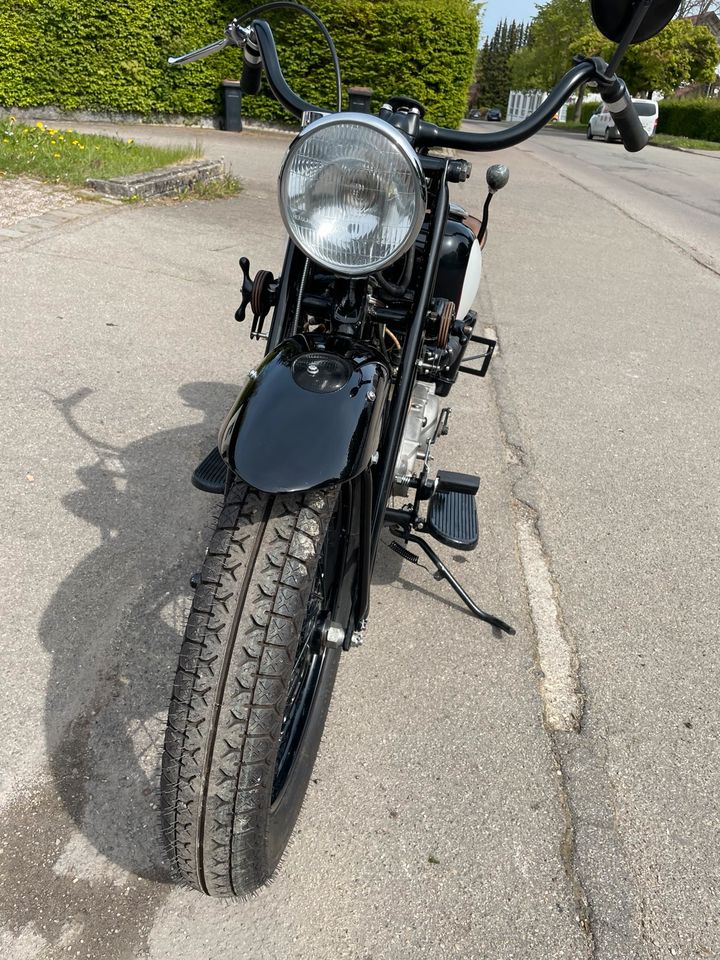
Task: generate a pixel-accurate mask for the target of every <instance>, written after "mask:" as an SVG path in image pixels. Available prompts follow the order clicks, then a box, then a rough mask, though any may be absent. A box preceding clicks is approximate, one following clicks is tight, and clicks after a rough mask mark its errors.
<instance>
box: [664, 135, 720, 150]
mask: <svg viewBox="0 0 720 960" xmlns="http://www.w3.org/2000/svg"><path fill="white" fill-rule="evenodd" d="M650 143H652V144H654V145H655V146H656V147H666V148H667V149H668V150H720V143H715V142H714V141H713V140H693V139H692V137H675V136H672V135H671V134H669V133H656V134H655V136H654V137H653V138H652V140H651V141H650Z"/></svg>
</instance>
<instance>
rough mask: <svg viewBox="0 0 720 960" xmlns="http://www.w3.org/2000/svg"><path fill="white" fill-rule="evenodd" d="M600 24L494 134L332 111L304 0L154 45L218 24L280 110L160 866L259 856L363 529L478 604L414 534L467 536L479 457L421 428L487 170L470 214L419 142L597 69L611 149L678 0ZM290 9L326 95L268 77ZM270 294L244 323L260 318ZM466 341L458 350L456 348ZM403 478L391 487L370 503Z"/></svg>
mask: <svg viewBox="0 0 720 960" xmlns="http://www.w3.org/2000/svg"><path fill="white" fill-rule="evenodd" d="M591 6H592V12H593V16H594V18H595V21H596V23H597V25H598V27H599V29H600V30H601V31H602V32H603V33H604V34H605V36H607V37H608V38H609V39H610V40H612V41H614V42H617V43H618V44H619V46H618V48H617V51H616V53H615V54H614V56H613V58H612V59H611V61H610V63H609V64H608V63H606V62H605V61H604V60H601V59H600V58H598V57H592V58H585V57H577V58H576V59H575V63H574V65H573V67H572V68H571V69H570V70H569V72H568V73H567V74H566V75H565V76H564V77H563V78H562V79H561V80H560V82H559V83H558V84H557V86H556V87H555V88H554V89H553V90H552V91H551V92H550V94H549V95H548V97H547V99H546V100H545V101H544V103H543V104H542V105H541V106H540V107H539V108H538V109H537V110H536V112H535V113H534V114H532V115H531V116H530V117H528V118H527V119H526V120H524V121H523V122H521V123H518V124H516V125H514V126H511V127H508V128H506V129H502V130H498V131H493V132H492V133H467V132H464V131H462V130H450V129H444V128H442V127H438V126H436V125H435V124H433V123H429V122H428V121H426V120H425V119H424V108H423V105H422V104H421V103H419V102H417V101H415V100H413V99H411V98H409V97H404V96H394V97H391V98H389V99H388V100H387V102H386V103H384V104H383V106H382V108H381V109H380V111H379V113H378V115H377V116H373V115H371V114H370V113H358V112H343V111H342V83H341V78H340V70H339V65H338V58H337V53H336V51H335V47H334V45H333V42H332V39H331V37H330V35H329V33H328V32H327V30H326V28H325V27H324V25H323V24H322V22H321V21H320V19H319V18H318V17H317V16H316V15H315V14H314V13H313V12H312V11H311V10H309V9H308V8H307V7H304V6H302V5H300V4H296V3H291V2H275V3H268V4H264V5H262V6H260V7H257V8H255V9H254V10H252V11H250V12H249V13H248V14H246V15H245V16H244V17H242V18H238V19H235V20H233V21H232V22H231V23H230V24H229V25H228V27H227V28H226V30H225V33H224V36H223V37H222V38H221V39H220V40H218V41H216V42H215V43H212V44H210V45H208V46H206V47H203V48H201V49H199V50H195V51H193V52H192V53H189V54H186V55H184V56H181V57H177V58H171V59H170V60H169V63H171V64H182V63H187V62H189V61H193V60H197V59H199V58H201V57H205V56H208V55H210V54H212V53H215V52H216V51H219V50H222V49H224V48H225V47H227V46H237V47H240V48H242V49H243V51H244V62H243V72H242V79H241V85H242V90H243V91H244V93H245V94H253V93H257V92H258V91H259V89H260V82H261V77H262V75H264V76H265V77H266V80H267V84H268V86H269V88H270V90H271V91H272V93H273V94H274V96H275V97H276V98H277V100H278V101H279V102H280V103H281V104H283V105H284V106H285V107H286V108H287V110H289V111H290V113H292V114H293V115H294V116H296V117H297V118H298V119H299V120H300V121H301V123H302V126H301V130H300V133H299V134H298V135H297V137H296V138H295V139H294V140H293V142H292V143H291V144H290V146H289V148H288V150H287V154H286V156H285V159H284V162H283V166H282V170H281V173H280V178H279V202H280V213H281V215H282V218H283V221H284V224H285V227H286V229H287V232H288V236H289V240H288V245H287V251H286V255H285V260H284V264H283V267H282V271H281V273H280V276H279V277H277V278H276V277H274V276H273V274H272V273H271V272H269V271H267V270H260V271H258V272H257V273H256V274H255V276H254V277H252V278H251V276H250V265H249V263H248V261H247V260H246V259H244V258H243V259H241V260H240V265H241V267H242V270H243V282H242V303H241V305H240V307H239V308H238V311H237V313H236V319H237V320H239V321H242V320H244V319H245V316H246V312H247V309H248V307H249V308H250V312H251V314H252V318H253V319H252V324H251V329H250V337H251V338H252V339H255V340H258V341H264V342H265V356H264V359H263V360H262V362H261V363H260V364H259V365H258V367H257V369H255V370H252V371H251V372H250V374H249V376H248V379H247V383H246V385H245V386H244V388H243V390H242V392H241V393H240V396H239V397H238V399H237V402H236V403H235V404H234V406H233V408H232V409H231V410H230V412H229V414H228V416H227V418H226V419H225V421H224V423H223V424H222V426H221V428H220V431H219V437H218V446H217V448H216V449H214V450H213V451H212V452H211V453H210V454H209V455H208V456H207V457H206V458H205V460H204V461H203V462H202V463H201V464H200V465H199V466H198V467H197V469H196V470H195V473H194V474H193V483H194V484H195V486H197V487H199V488H200V489H202V490H205V491H207V492H209V493H212V494H217V495H219V496H221V497H222V498H223V506H222V510H221V513H220V516H219V519H218V521H217V527H216V530H215V532H214V534H213V536H212V538H211V540H210V544H209V546H208V549H207V554H206V557H205V560H204V563H203V567H202V571H201V572H200V573H199V574H197V575H195V576H194V578H193V580H192V585H193V586H194V587H195V594H194V600H193V604H192V609H191V611H190V615H189V619H188V623H187V629H186V632H185V638H184V642H183V645H182V650H181V653H180V662H179V665H178V670H177V675H176V679H175V684H174V688H173V694H172V701H171V705H170V711H169V718H168V726H167V731H166V738H165V749H164V757H163V767H162V784H161V807H162V817H163V826H164V831H165V835H166V838H167V843H168V848H169V853H170V856H171V858H172V862H173V864H174V866H175V870H176V873H177V875H178V877H179V878H180V879H181V880H182V881H184V882H185V883H186V884H189V885H190V886H192V887H194V888H196V889H197V890H200V891H202V892H203V893H205V894H209V895H212V896H218V897H233V896H246V895H248V894H250V893H252V892H253V891H255V890H257V889H258V888H259V887H261V886H262V885H263V884H265V883H267V882H268V880H269V879H270V878H271V877H272V875H273V874H274V872H275V871H276V870H277V867H278V864H279V862H280V859H281V857H282V854H283V852H284V850H285V848H286V846H287V843H288V840H289V838H290V835H291V833H292V831H293V828H294V825H295V821H296V819H297V817H298V814H299V812H300V808H301V805H302V803H303V799H304V797H305V793H306V790H307V786H308V782H309V779H310V775H311V771H312V768H313V764H314V761H315V757H316V754H317V751H318V746H319V743H320V738H321V735H322V732H323V728H324V726H325V720H326V717H327V713H328V707H329V704H330V697H331V694H332V690H333V685H334V682H335V677H336V673H337V670H338V663H339V659H340V657H341V654H342V653H343V651H348V650H351V649H352V648H354V647H358V646H360V645H361V643H362V641H363V636H364V634H365V631H366V628H367V624H368V617H369V610H370V584H371V578H372V573H373V567H374V564H375V558H376V555H377V550H378V544H379V540H380V534H381V532H382V531H383V529H384V528H389V529H390V532H391V535H392V537H393V538H394V539H393V541H392V549H393V550H394V551H395V552H396V553H397V554H399V555H400V556H401V557H402V558H404V559H405V560H407V561H409V562H413V563H417V562H418V559H419V558H418V556H417V554H415V553H413V552H412V551H411V550H410V549H409V547H410V545H412V546H413V547H414V548H416V549H419V550H421V551H423V552H424V553H425V555H426V556H427V558H428V559H429V560H430V561H431V563H432V564H433V565H434V566H435V568H436V570H437V575H438V578H439V579H444V580H445V581H447V583H448V584H449V585H450V586H451V587H452V588H453V590H455V592H456V593H457V594H458V595H459V596H460V598H461V599H462V601H463V602H464V603H465V604H466V605H467V607H468V608H469V609H470V610H471V611H472V613H473V614H474V615H475V616H476V617H477V618H478V619H479V620H481V621H483V622H485V623H487V624H489V625H491V626H492V627H494V628H496V629H497V630H500V631H503V632H505V633H507V634H513V633H514V630H513V628H512V627H511V626H510V625H509V624H507V623H505V622H504V621H503V620H502V619H501V618H500V617H497V616H494V615H491V614H489V613H487V612H485V611H484V610H483V609H482V608H481V607H480V606H479V605H478V604H477V603H476V602H475V601H474V600H473V599H472V598H471V597H470V596H469V594H468V593H467V592H466V590H465V589H464V588H463V587H462V586H461V585H460V583H459V582H458V580H457V579H456V577H455V576H454V574H453V573H452V572H451V571H450V570H449V569H448V568H447V566H446V565H445V564H444V563H443V562H442V561H441V559H440V557H439V556H438V555H437V553H436V552H435V550H433V548H432V547H431V546H430V544H429V543H428V541H427V538H428V537H430V538H433V539H435V540H436V541H439V542H440V543H443V544H446V545H448V546H451V547H452V548H454V549H455V550H472V549H474V548H475V546H476V545H477V543H478V537H479V533H478V518H477V510H476V505H475V495H476V493H477V491H478V487H479V479H478V478H477V477H474V476H468V475H464V474H461V473H457V472H452V471H446V470H440V471H439V472H438V473H437V475H436V476H431V473H430V461H431V451H432V450H433V449H434V447H435V444H436V443H437V442H438V441H439V440H440V439H441V438H442V437H443V436H444V435H445V434H447V432H448V427H449V422H448V421H449V414H450V409H449V407H447V406H445V405H444V401H445V400H446V398H447V397H448V395H449V394H450V392H451V390H452V388H453V385H454V384H455V383H456V381H457V379H458V377H459V376H460V375H461V374H464V375H470V376H477V377H481V378H482V377H484V376H485V375H486V373H487V371H488V368H489V365H490V362H491V360H492V356H493V350H494V348H495V343H494V341H493V340H491V339H488V338H487V337H484V336H480V335H478V334H477V333H476V332H475V329H476V324H477V314H476V313H475V311H473V309H472V305H473V301H474V300H475V296H476V294H477V291H478V288H479V283H480V277H481V270H482V250H483V247H484V245H485V241H486V238H487V227H488V217H489V208H490V202H491V200H492V198H493V196H494V195H495V193H497V192H498V191H499V190H501V189H502V188H503V187H504V186H505V185H506V184H507V182H508V177H509V172H508V169H507V168H506V167H505V166H503V165H500V164H495V165H493V166H491V167H490V168H489V170H488V172H487V183H488V187H489V192H488V194H487V199H486V201H485V206H484V209H483V213H482V216H481V217H480V218H476V217H473V216H471V215H469V214H468V213H467V212H466V211H465V210H464V209H462V208H461V207H460V206H458V205H456V204H454V203H451V202H450V199H449V186H450V185H451V184H454V183H461V182H465V181H466V180H467V179H468V178H469V177H470V175H471V171H472V167H471V164H470V163H469V162H468V161H467V160H466V159H463V158H452V157H448V156H444V155H439V154H437V153H433V152H432V151H433V150H434V149H437V148H440V147H446V148H451V149H457V150H463V151H493V150H499V149H503V148H506V147H510V146H513V145H515V144H519V143H521V142H522V141H524V140H526V139H527V138H528V137H530V136H532V135H533V134H534V133H536V132H537V131H538V130H540V129H541V128H542V127H543V126H545V124H546V123H547V122H548V121H549V120H550V118H551V117H553V115H554V114H556V113H557V112H558V110H559V109H560V107H561V106H562V104H563V103H564V102H565V101H566V99H567V98H568V96H569V95H570V94H571V93H572V92H573V91H574V90H575V89H576V88H577V87H579V86H580V85H581V84H585V83H594V84H596V85H597V88H598V89H599V91H600V93H601V95H602V97H603V99H604V101H605V102H606V104H607V105H608V108H609V109H610V110H611V111H612V113H613V115H614V118H615V125H616V127H617V129H618V130H619V131H620V133H621V135H622V138H623V142H624V144H625V147H626V149H628V150H630V151H637V150H641V149H642V148H643V147H644V146H645V144H646V143H647V139H648V138H647V134H646V133H645V131H644V130H643V127H642V125H641V123H640V120H639V118H638V116H637V113H636V111H635V108H634V106H633V103H632V99H631V97H630V95H629V94H628V91H627V88H626V87H625V84H624V83H623V81H622V80H621V79H619V78H618V77H617V76H616V74H615V70H616V68H617V66H618V64H619V62H620V60H621V59H622V56H623V55H624V53H625V51H626V49H627V47H628V45H629V44H630V43H631V42H639V41H642V40H645V39H647V38H649V37H651V36H653V35H654V34H656V33H657V32H659V31H660V30H661V29H662V28H663V27H664V26H665V25H666V24H667V23H668V22H669V20H670V19H671V18H672V17H673V16H674V14H675V13H676V11H677V8H678V6H679V4H678V2H677V0H592V3H591ZM281 7H287V8H289V9H292V10H294V11H296V12H299V13H302V14H304V15H307V16H309V17H311V18H312V19H313V20H314V21H315V23H316V24H317V25H318V28H319V29H320V30H321V31H322V33H323V36H324V37H325V40H326V42H327V44H328V47H329V50H330V54H331V56H332V59H333V63H334V65H335V71H336V79H337V96H338V100H337V110H336V111H327V110H323V109H320V108H319V107H317V106H315V105H313V104H310V103H307V102H306V101H304V100H303V99H302V98H301V97H299V96H298V95H297V94H296V93H295V92H294V91H293V90H292V89H291V88H290V86H289V85H288V84H287V82H286V80H285V78H284V76H283V73H282V70H281V67H280V63H279V60H278V53H277V49H276V46H275V42H274V39H273V34H272V31H271V28H270V26H269V25H268V23H267V22H266V21H264V20H262V19H258V15H259V14H261V13H263V12H265V11H266V10H272V9H277V8H281ZM271 311H272V313H273V317H272V321H271V323H270V325H269V327H268V329H267V331H266V329H265V321H266V319H267V317H268V316H269V314H270V312H271ZM468 349H471V350H473V351H475V350H476V349H477V351H478V352H475V353H473V355H472V356H468V355H467V351H468ZM393 497H402V498H403V500H404V505H403V506H402V508H399V509H398V508H396V507H392V506H390V505H389V504H390V501H391V498H393Z"/></svg>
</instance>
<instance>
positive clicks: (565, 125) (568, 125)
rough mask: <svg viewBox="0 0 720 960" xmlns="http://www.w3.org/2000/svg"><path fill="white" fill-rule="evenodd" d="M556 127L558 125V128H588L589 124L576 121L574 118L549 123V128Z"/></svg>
mask: <svg viewBox="0 0 720 960" xmlns="http://www.w3.org/2000/svg"><path fill="white" fill-rule="evenodd" d="M555 127H557V128H558V130H586V129H587V124H586V123H575V121H574V120H568V121H566V122H565V123H558V122H556V123H549V124H548V128H549V129H550V130H553V129H555Z"/></svg>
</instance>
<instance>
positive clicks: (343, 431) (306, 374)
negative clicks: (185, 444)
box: [218, 334, 390, 493]
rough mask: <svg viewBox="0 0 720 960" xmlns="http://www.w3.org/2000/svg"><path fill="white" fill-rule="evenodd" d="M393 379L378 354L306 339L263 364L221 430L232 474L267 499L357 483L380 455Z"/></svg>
mask: <svg viewBox="0 0 720 960" xmlns="http://www.w3.org/2000/svg"><path fill="white" fill-rule="evenodd" d="M389 380H390V375H389V371H388V367H387V364H386V362H385V360H384V358H383V357H382V354H380V353H379V352H378V351H377V350H375V349H374V348H373V347H371V346H369V345H368V344H365V343H360V342H358V341H356V340H352V339H350V338H348V337H339V336H326V335H324V334H306V335H301V336H296V337H292V338H291V339H289V340H285V341H283V343H281V344H280V345H279V346H278V347H276V349H275V350H273V351H272V352H271V353H269V354H268V355H267V357H265V359H264V361H263V362H262V364H261V366H260V367H259V368H258V370H257V372H256V374H254V375H253V376H252V377H251V379H250V380H249V381H248V383H247V385H246V386H245V388H244V390H243V391H242V393H241V394H240V396H239V397H238V399H237V401H236V403H235V405H234V407H233V408H232V410H231V411H230V414H229V415H228V417H227V418H226V420H225V423H224V424H223V426H222V428H221V429H220V437H219V440H218V447H219V449H220V453H221V455H222V457H223V459H224V460H225V462H226V463H227V465H228V466H229V467H230V469H231V470H232V471H233V472H234V473H235V474H237V476H238V477H240V479H241V480H244V481H245V482H246V483H248V484H250V486H252V487H255V488H257V489H258V490H264V491H265V492H267V493H291V492H295V491H300V490H312V489H313V488H314V487H322V486H327V485H329V484H337V483H343V482H345V481H346V480H352V479H353V478H354V477H357V476H359V475H360V474H361V473H362V472H363V471H364V470H366V469H367V467H368V466H369V464H370V461H371V459H372V456H373V454H374V453H375V451H376V450H377V448H378V443H379V440H380V431H381V427H382V412H383V409H384V407H385V399H386V397H387V392H388V385H389Z"/></svg>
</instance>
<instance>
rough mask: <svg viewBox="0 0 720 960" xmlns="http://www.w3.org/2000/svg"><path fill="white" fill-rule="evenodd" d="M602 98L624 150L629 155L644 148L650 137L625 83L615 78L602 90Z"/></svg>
mask: <svg viewBox="0 0 720 960" xmlns="http://www.w3.org/2000/svg"><path fill="white" fill-rule="evenodd" d="M602 98H603V101H604V102H605V106H606V107H607V108H608V110H609V111H610V113H611V114H612V118H613V120H614V122H615V126H616V127H617V129H618V133H619V134H620V136H621V137H622V142H623V146H624V147H625V149H626V150H627V151H628V152H629V153H637V152H638V151H639V150H642V148H643V147H646V146H647V143H648V140H649V139H650V137H649V136H648V133H647V131H646V130H645V128H644V127H643V125H642V121H641V120H640V117H639V116H638V112H637V109H636V107H635V104H634V103H633V102H632V97H631V96H630V94H629V93H628V89H627V87H626V86H625V83H624V82H623V81H622V80H621V79H620V78H619V77H615V78H614V82H613V83H612V84H611V85H610V87H609V88H608V89H606V90H602Z"/></svg>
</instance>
